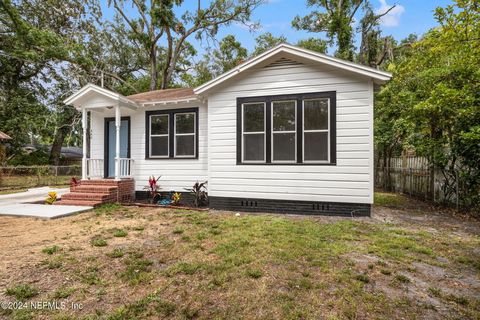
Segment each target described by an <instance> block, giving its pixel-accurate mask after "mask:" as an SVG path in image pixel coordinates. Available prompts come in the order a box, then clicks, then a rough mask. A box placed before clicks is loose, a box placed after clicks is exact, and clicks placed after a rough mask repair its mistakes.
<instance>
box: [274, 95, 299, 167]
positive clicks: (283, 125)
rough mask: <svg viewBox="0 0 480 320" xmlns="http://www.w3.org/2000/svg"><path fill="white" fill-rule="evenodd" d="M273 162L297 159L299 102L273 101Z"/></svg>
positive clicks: (287, 161) (294, 160)
mask: <svg viewBox="0 0 480 320" xmlns="http://www.w3.org/2000/svg"><path fill="white" fill-rule="evenodd" d="M271 108H272V111H271V115H272V162H278V163H282V162H283V163H289V162H293V163H295V162H296V159H297V142H296V136H297V126H296V123H297V121H296V119H297V101H296V100H290V101H272V106H271Z"/></svg>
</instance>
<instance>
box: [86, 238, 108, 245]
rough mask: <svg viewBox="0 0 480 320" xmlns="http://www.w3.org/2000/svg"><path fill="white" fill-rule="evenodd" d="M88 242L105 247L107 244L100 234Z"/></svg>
mask: <svg viewBox="0 0 480 320" xmlns="http://www.w3.org/2000/svg"><path fill="white" fill-rule="evenodd" d="M90 244H91V245H92V246H94V247H106V246H107V245H108V244H107V240H105V239H104V238H102V237H100V236H96V237H94V238H92V240H90Z"/></svg>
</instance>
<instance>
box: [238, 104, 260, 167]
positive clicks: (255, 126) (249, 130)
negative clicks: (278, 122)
mask: <svg viewBox="0 0 480 320" xmlns="http://www.w3.org/2000/svg"><path fill="white" fill-rule="evenodd" d="M242 112H243V117H242V119H243V124H242V135H243V138H242V141H243V147H242V149H243V150H244V152H243V161H244V162H264V161H265V103H245V104H243V105H242Z"/></svg>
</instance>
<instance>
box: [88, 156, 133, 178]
mask: <svg viewBox="0 0 480 320" xmlns="http://www.w3.org/2000/svg"><path fill="white" fill-rule="evenodd" d="M118 160H119V165H120V168H119V169H120V170H119V171H120V172H119V174H120V177H119V178H129V177H132V176H133V159H130V158H120V159H118ZM103 161H104V160H103V159H87V179H103V178H104V177H105V172H104V162H103Z"/></svg>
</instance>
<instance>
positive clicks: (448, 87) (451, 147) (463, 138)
mask: <svg viewBox="0 0 480 320" xmlns="http://www.w3.org/2000/svg"><path fill="white" fill-rule="evenodd" d="M435 16H436V18H437V20H438V22H439V24H440V27H439V28H436V29H432V30H431V31H429V32H428V33H427V34H426V35H425V36H424V37H423V38H422V39H421V40H420V41H418V42H416V43H415V44H414V45H413V46H412V48H411V49H410V50H409V51H408V52H407V53H406V58H404V59H399V61H398V62H396V63H392V64H391V65H390V66H389V70H390V71H392V72H393V80H392V81H391V82H390V83H389V84H388V85H387V86H385V87H384V88H383V89H382V91H381V92H380V93H379V94H378V96H377V104H376V106H375V114H376V119H375V120H376V123H375V139H376V141H375V142H376V147H377V149H378V150H380V152H383V153H384V155H385V156H387V157H388V156H391V155H392V154H393V155H394V154H395V152H398V151H399V150H401V149H408V148H414V149H415V150H416V152H417V155H420V156H425V157H427V158H428V159H429V161H430V164H431V165H432V166H434V167H435V168H436V169H439V170H441V172H442V173H443V175H444V176H445V178H446V183H445V186H444V193H445V194H446V198H447V200H449V198H451V197H453V195H454V194H455V192H456V190H455V189H456V185H457V182H458V184H459V188H460V189H461V190H460V191H461V193H462V197H461V199H462V201H463V203H462V204H463V205H464V206H465V207H470V208H474V207H477V208H478V207H480V196H479V195H480V160H479V159H480V126H479V123H480V108H479V107H478V106H479V105H480V95H479V92H480V72H479V68H478V66H479V65H480V45H479V42H478V39H479V38H480V9H479V7H478V5H475V4H474V3H473V2H471V1H463V0H458V1H456V2H455V6H453V5H452V6H448V7H446V8H437V10H436V12H435ZM404 54H405V53H404ZM457 173H458V174H457Z"/></svg>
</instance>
